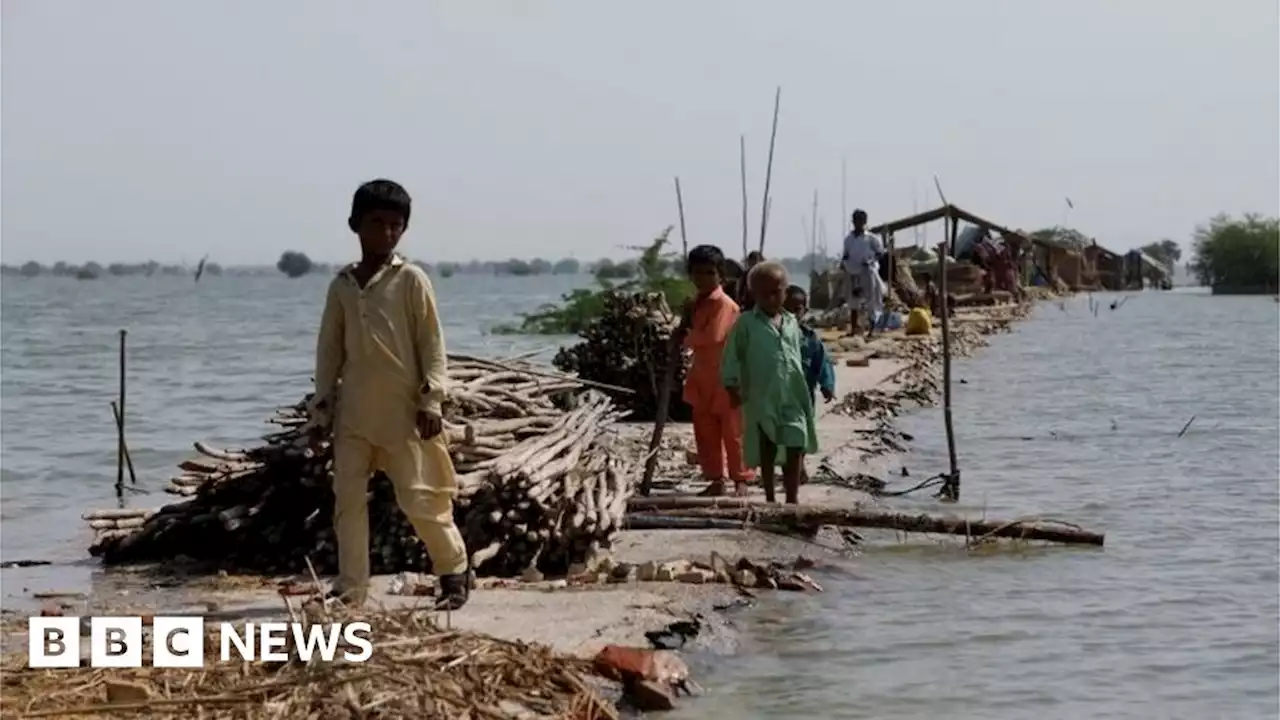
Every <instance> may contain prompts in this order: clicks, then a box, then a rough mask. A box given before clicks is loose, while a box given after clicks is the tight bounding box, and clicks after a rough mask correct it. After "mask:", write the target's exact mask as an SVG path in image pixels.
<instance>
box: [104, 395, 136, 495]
mask: <svg viewBox="0 0 1280 720" xmlns="http://www.w3.org/2000/svg"><path fill="white" fill-rule="evenodd" d="M111 415H112V416H113V417H114V418H115V420H116V432H117V433H119V434H120V437H121V441H120V449H121V450H123V453H122V454H123V455H124V462H125V465H127V466H128V468H129V480H130V482H132V483H133V484H134V485H137V484H138V473H137V472H135V471H134V469H133V456H132V455H131V454H130V453H129V444H128V443H127V442H125V441H124V415H122V414H120V406H119V405H117V404H116V403H115V402H112V403H111Z"/></svg>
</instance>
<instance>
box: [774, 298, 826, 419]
mask: <svg viewBox="0 0 1280 720" xmlns="http://www.w3.org/2000/svg"><path fill="white" fill-rule="evenodd" d="M783 307H784V308H785V309H786V311H787V312H789V313H791V314H792V315H795V316H796V320H799V321H800V334H801V340H800V343H801V344H800V360H801V362H802V364H803V366H804V381H805V384H806V385H808V387H809V401H810V402H811V403H813V404H814V405H815V407H816V405H817V402H818V396H817V390H818V389H821V390H822V399H823V400H824V401H826V402H831V401H832V400H834V399H835V397H836V372H835V369H834V368H832V367H831V359H830V358H829V357H828V356H827V346H826V345H823V344H822V338H820V337H818V331H817V330H814V329H813V328H811V327H809V325H808V323H806V322H805V321H804V316H805V313H807V312H808V311H809V296H808V294H807V293H805V291H804V288H802V287H800V286H799V285H792V286H791V287H789V288H787V301H786V303H784V304H783Z"/></svg>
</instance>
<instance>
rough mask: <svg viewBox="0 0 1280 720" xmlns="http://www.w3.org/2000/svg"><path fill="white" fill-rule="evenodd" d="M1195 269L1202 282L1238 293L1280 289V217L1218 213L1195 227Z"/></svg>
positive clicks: (1202, 283)
mask: <svg viewBox="0 0 1280 720" xmlns="http://www.w3.org/2000/svg"><path fill="white" fill-rule="evenodd" d="M1194 248H1195V250H1194V253H1195V255H1194V259H1193V262H1192V269H1193V270H1194V272H1195V274H1196V277H1197V278H1198V279H1199V281H1200V284H1201V285H1209V286H1212V287H1214V288H1215V289H1221V290H1226V291H1235V292H1257V293H1273V292H1276V290H1277V288H1280V218H1274V217H1263V216H1261V215H1256V214H1249V215H1245V216H1244V217H1243V218H1240V219H1235V218H1232V217H1231V216H1229V215H1219V216H1217V217H1215V218H1213V219H1211V220H1210V221H1209V223H1208V224H1207V225H1201V226H1200V227H1198V228H1196V232H1195V245H1194Z"/></svg>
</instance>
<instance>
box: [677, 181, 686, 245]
mask: <svg viewBox="0 0 1280 720" xmlns="http://www.w3.org/2000/svg"><path fill="white" fill-rule="evenodd" d="M676 207H677V208H678V209H679V210H680V246H681V248H682V249H683V250H684V258H685V260H688V259H689V238H688V237H686V236H685V234H684V196H683V195H681V194H680V176H679V175H677V176H676Z"/></svg>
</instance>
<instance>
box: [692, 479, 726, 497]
mask: <svg viewBox="0 0 1280 720" xmlns="http://www.w3.org/2000/svg"><path fill="white" fill-rule="evenodd" d="M698 496H699V497H724V480H712V481H711V482H710V484H708V485H707V486H706V487H705V488H703V490H702V492H700V493H698Z"/></svg>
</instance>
